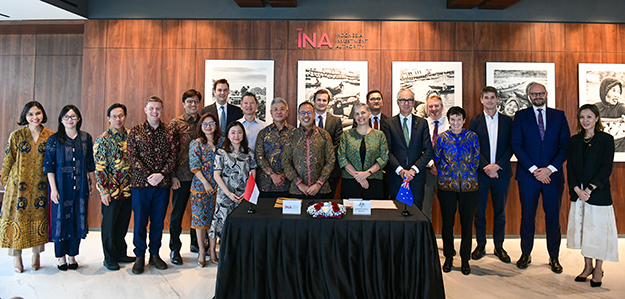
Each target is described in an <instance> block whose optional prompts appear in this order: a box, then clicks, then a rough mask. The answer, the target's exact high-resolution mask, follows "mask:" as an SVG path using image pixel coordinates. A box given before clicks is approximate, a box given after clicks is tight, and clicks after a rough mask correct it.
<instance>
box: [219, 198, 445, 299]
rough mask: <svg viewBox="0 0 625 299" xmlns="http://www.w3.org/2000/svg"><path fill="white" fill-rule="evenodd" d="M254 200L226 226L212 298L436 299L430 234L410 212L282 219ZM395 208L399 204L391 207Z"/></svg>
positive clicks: (438, 286)
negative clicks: (253, 209)
mask: <svg viewBox="0 0 625 299" xmlns="http://www.w3.org/2000/svg"><path fill="white" fill-rule="evenodd" d="M274 202H275V199H268V198H265V199H263V198H261V199H259V204H258V206H256V213H255V214H247V213H246V211H247V209H248V207H249V206H250V204H249V203H247V202H244V203H242V204H241V205H240V206H239V207H238V208H236V209H235V210H234V211H233V212H232V214H230V215H229V216H228V219H227V220H226V223H225V226H224V230H223V234H222V237H223V238H222V240H221V247H220V262H219V269H218V274H217V288H216V291H215V294H216V296H215V297H216V298H262V299H264V298H281V299H285V298H288V299H291V298H315V299H316V298H337V299H345V298H384V299H389V298H428V299H432V298H444V297H445V291H444V288H443V278H442V274H441V268H440V261H439V256H438V249H437V247H436V236H435V235H434V230H433V229H432V224H431V223H430V222H429V221H428V220H427V218H426V217H425V216H424V215H423V213H421V211H419V210H418V209H417V208H416V207H409V211H410V212H411V213H412V214H413V215H412V216H408V217H404V216H401V210H402V209H399V210H372V211H371V214H372V215H371V216H354V215H352V211H351V210H348V211H347V214H346V215H345V216H344V217H343V218H342V219H315V218H312V217H311V216H309V215H308V214H307V213H306V212H305V209H306V208H307V203H306V202H302V205H303V208H302V210H303V211H302V215H282V210H281V209H276V208H273V204H274ZM395 203H396V205H397V206H398V207H400V205H401V207H403V204H400V203H399V202H397V201H396V202H395Z"/></svg>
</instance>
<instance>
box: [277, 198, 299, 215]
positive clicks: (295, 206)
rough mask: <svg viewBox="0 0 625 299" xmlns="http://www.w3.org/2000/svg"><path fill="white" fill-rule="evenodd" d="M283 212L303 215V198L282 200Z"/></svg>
mask: <svg viewBox="0 0 625 299" xmlns="http://www.w3.org/2000/svg"><path fill="white" fill-rule="evenodd" d="M282 214H291V215H301V214H302V201H301V200H286V199H285V200H283V201H282Z"/></svg>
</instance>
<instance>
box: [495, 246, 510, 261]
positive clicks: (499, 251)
mask: <svg viewBox="0 0 625 299" xmlns="http://www.w3.org/2000/svg"><path fill="white" fill-rule="evenodd" d="M495 256H496V257H498V258H499V260H500V261H502V262H504V263H510V256H509V255H508V253H507V252H506V250H505V249H503V247H501V248H495Z"/></svg>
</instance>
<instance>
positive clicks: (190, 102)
mask: <svg viewBox="0 0 625 299" xmlns="http://www.w3.org/2000/svg"><path fill="white" fill-rule="evenodd" d="M185 102H186V103H187V104H199V103H200V101H198V100H190V99H186V100H185Z"/></svg>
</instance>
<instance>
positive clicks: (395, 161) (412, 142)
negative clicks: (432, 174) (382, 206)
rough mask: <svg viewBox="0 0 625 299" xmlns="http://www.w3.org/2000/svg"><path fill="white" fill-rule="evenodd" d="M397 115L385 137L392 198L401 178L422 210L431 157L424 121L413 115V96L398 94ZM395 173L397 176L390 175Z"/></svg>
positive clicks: (410, 93) (428, 133)
mask: <svg viewBox="0 0 625 299" xmlns="http://www.w3.org/2000/svg"><path fill="white" fill-rule="evenodd" d="M397 105H398V106H399V114H397V115H395V116H394V117H393V118H392V119H391V120H389V121H388V122H387V123H386V126H385V127H384V134H386V140H387V142H388V149H389V151H390V152H389V159H388V164H387V165H386V173H387V174H388V183H389V189H390V196H391V198H393V199H394V198H395V197H396V196H397V192H398V191H399V187H400V185H401V184H402V182H403V180H404V178H405V179H406V180H407V181H409V182H410V191H411V192H412V196H413V199H414V203H415V204H416V205H417V207H419V209H421V207H422V201H423V190H424V189H423V188H424V185H425V172H426V171H427V170H426V168H425V166H426V165H427V164H428V162H429V161H430V160H431V159H432V157H433V156H434V152H433V151H432V140H431V139H430V132H429V129H428V124H427V121H426V120H425V119H423V118H420V117H418V116H415V115H412V108H413V107H414V93H413V92H412V90H410V89H402V90H400V91H399V93H397ZM393 173H395V174H396V175H392V174H393Z"/></svg>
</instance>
